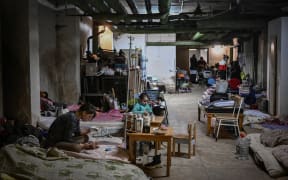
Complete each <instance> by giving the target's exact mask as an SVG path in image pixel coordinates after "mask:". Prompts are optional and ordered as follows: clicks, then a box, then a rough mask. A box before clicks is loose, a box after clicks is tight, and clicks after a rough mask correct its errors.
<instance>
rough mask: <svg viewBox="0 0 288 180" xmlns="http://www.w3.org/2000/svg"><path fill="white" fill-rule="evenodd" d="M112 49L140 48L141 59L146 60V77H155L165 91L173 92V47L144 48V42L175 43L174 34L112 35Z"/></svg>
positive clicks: (174, 57) (174, 51)
mask: <svg viewBox="0 0 288 180" xmlns="http://www.w3.org/2000/svg"><path fill="white" fill-rule="evenodd" d="M113 36H114V43H113V45H114V48H116V50H117V51H119V50H120V49H129V43H130V39H129V37H130V36H131V37H132V38H133V40H132V41H131V42H132V45H131V48H132V49H135V48H141V49H142V54H143V58H144V59H146V60H147V62H146V70H147V74H148V75H152V76H155V77H157V78H158V79H159V80H160V81H161V82H163V83H164V84H165V85H166V88H167V89H173V90H175V69H176V68H175V64H176V63H175V61H176V47H175V46H146V42H175V41H176V35H175V34H149V35H145V34H114V35H113Z"/></svg>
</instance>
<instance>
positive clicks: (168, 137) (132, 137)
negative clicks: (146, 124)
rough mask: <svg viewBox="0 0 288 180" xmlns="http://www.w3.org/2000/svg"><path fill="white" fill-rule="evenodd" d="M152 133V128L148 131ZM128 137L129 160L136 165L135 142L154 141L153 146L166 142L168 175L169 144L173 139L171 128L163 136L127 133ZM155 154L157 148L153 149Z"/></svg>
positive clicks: (168, 169) (168, 171) (169, 165)
mask: <svg viewBox="0 0 288 180" xmlns="http://www.w3.org/2000/svg"><path fill="white" fill-rule="evenodd" d="M150 132H152V128H151V130H150ZM127 135H128V137H129V160H130V161H131V162H132V163H134V164H135V163H136V157H135V142H136V141H154V142H155V144H159V143H160V142H167V167H166V176H169V175H170V167H171V144H172V138H173V128H172V127H168V129H167V130H166V133H165V134H163V135H162V134H159V135H156V134H153V133H128V134H127ZM155 154H157V148H155Z"/></svg>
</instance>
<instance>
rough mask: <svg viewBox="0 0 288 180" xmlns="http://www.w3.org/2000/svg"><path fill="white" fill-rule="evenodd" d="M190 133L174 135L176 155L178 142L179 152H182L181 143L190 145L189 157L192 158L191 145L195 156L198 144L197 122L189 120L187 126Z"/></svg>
mask: <svg viewBox="0 0 288 180" xmlns="http://www.w3.org/2000/svg"><path fill="white" fill-rule="evenodd" d="M187 131H188V134H175V135H174V136H173V155H174V156H175V145H176V144H178V153H180V152H181V150H180V146H181V144H187V145H188V152H187V154H188V158H189V159H190V158H191V147H192V148H193V156H195V145H196V122H195V121H193V122H189V123H188V127H187Z"/></svg>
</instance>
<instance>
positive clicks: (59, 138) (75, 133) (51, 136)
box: [46, 104, 96, 152]
mask: <svg viewBox="0 0 288 180" xmlns="http://www.w3.org/2000/svg"><path fill="white" fill-rule="evenodd" d="M95 112H96V108H95V107H94V106H93V105H91V104H83V105H82V106H81V107H80V108H79V109H78V110H77V111H76V112H69V113H66V114H63V115H61V116H59V117H57V119H55V121H54V122H53V123H52V125H51V126H50V128H49V131H48V137H47V141H46V147H57V148H59V149H65V150H69V151H75V152H80V151H81V150H82V149H92V148H94V147H95V144H93V143H90V142H88V139H89V138H88V136H87V134H88V133H89V132H90V129H80V126H79V123H80V120H82V121H91V120H92V118H93V117H94V116H95V115H96V114H95Z"/></svg>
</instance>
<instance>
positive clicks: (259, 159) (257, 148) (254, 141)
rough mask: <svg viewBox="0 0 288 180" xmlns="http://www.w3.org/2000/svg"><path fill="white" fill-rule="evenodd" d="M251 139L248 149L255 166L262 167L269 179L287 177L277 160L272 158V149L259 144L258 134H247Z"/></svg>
mask: <svg viewBox="0 0 288 180" xmlns="http://www.w3.org/2000/svg"><path fill="white" fill-rule="evenodd" d="M247 137H248V138H250V139H251V144H250V149H251V150H252V152H253V156H254V159H255V162H256V164H257V165H260V166H262V165H264V167H265V170H266V171H267V172H268V174H269V175H270V176H271V177H280V176H284V175H287V171H286V170H285V169H284V168H283V167H282V166H281V165H280V163H279V162H278V161H277V159H276V158H275V157H274V156H273V154H272V151H273V149H274V148H271V147H266V146H264V145H263V144H261V142H260V133H253V134H248V135H247Z"/></svg>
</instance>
